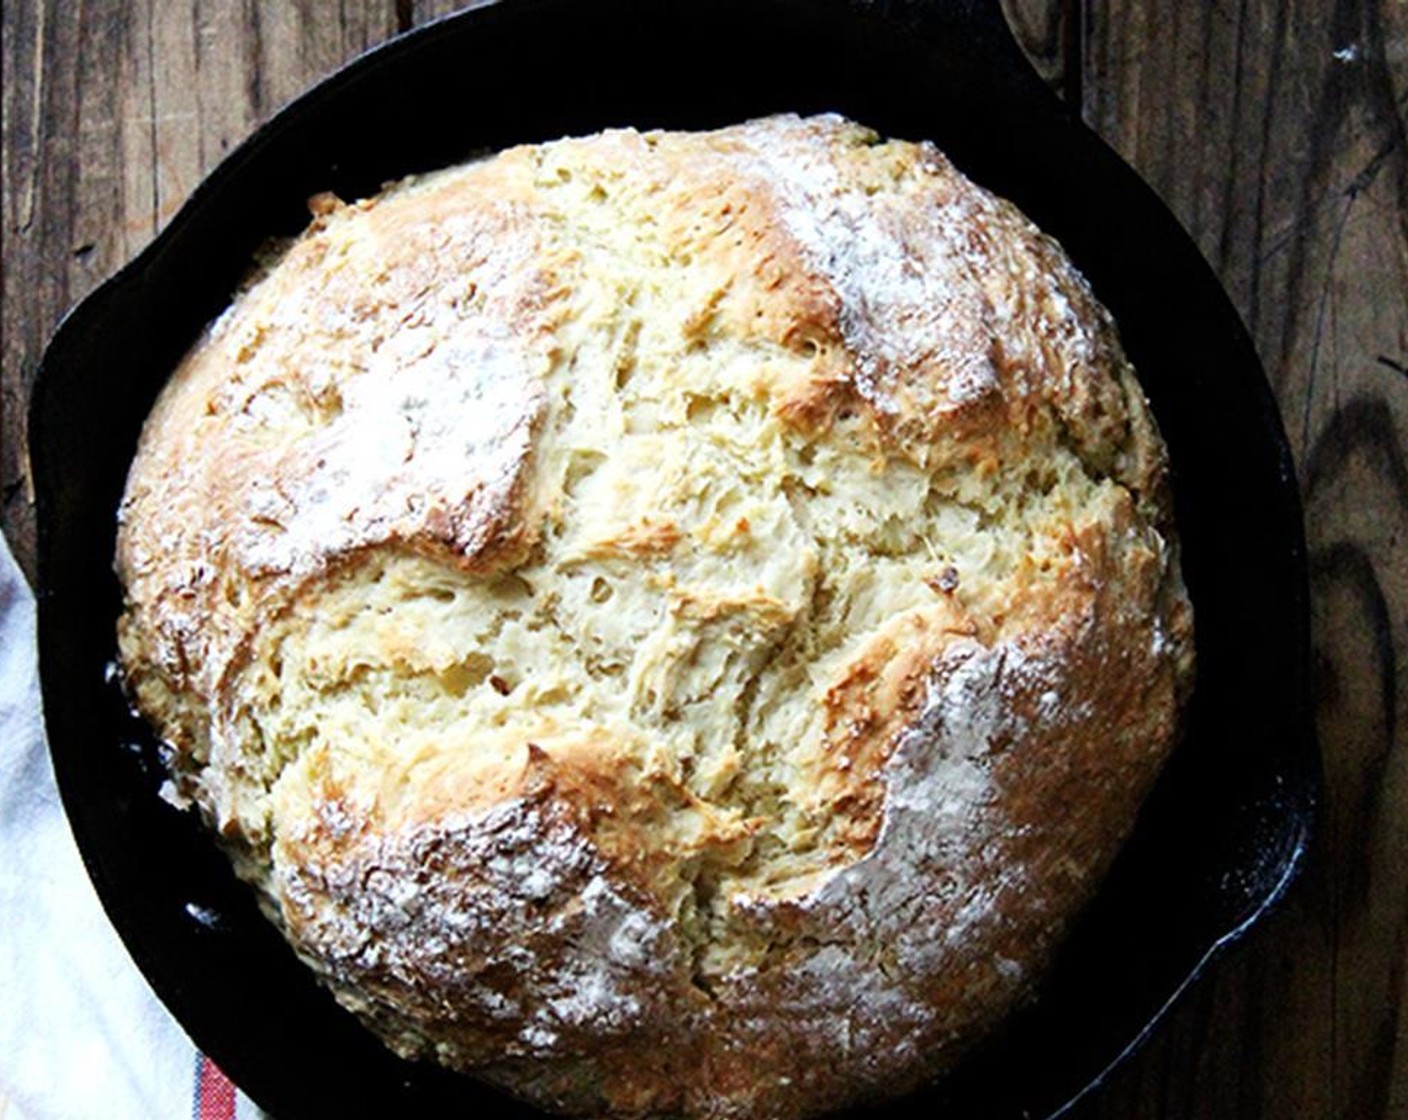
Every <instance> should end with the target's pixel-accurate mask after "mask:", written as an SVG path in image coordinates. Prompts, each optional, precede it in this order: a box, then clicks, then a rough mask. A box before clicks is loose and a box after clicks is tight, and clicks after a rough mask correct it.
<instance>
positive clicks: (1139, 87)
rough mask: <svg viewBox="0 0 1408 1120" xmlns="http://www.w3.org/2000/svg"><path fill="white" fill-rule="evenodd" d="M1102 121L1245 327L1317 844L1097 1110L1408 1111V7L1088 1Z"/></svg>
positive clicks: (1088, 83)
mask: <svg viewBox="0 0 1408 1120" xmlns="http://www.w3.org/2000/svg"><path fill="white" fill-rule="evenodd" d="M1085 21H1086V27H1085V36H1084V42H1083V52H1082V53H1083V67H1084V71H1085V78H1084V81H1083V88H1084V101H1083V108H1084V113H1085V116H1086V119H1087V120H1088V122H1089V123H1091V124H1092V125H1093V126H1094V127H1095V128H1096V129H1097V131H1099V132H1100V133H1102V134H1103V135H1104V136H1105V137H1106V139H1108V140H1109V141H1110V142H1111V143H1112V144H1113V145H1114V146H1115V147H1116V148H1117V149H1118V150H1119V151H1120V152H1121V154H1122V155H1124V156H1125V157H1126V158H1127V159H1128V160H1129V161H1130V162H1131V163H1132V164H1133V165H1134V166H1135V167H1136V168H1137V169H1138V170H1139V171H1140V172H1141V173H1142V174H1143V175H1144V177H1145V178H1146V179H1147V180H1148V181H1149V182H1150V183H1151V184H1152V185H1153V186H1154V187H1155V189H1157V190H1158V191H1159V192H1160V193H1161V194H1162V195H1163V197H1164V199H1165V200H1166V201H1167V202H1168V204H1169V206H1170V207H1171V208H1172V209H1173V211H1174V213H1175V214H1176V215H1177V216H1178V217H1179V219H1180V220H1181V221H1182V222H1183V224H1184V225H1185V226H1186V227H1187V228H1188V230H1189V231H1190V232H1191V233H1192V235H1193V237H1194V238H1195V239H1196V240H1197V242H1198V244H1199V246H1200V247H1201V248H1202V250H1203V253H1204V254H1205V255H1206V256H1207V258H1208V260H1209V261H1210V262H1211V263H1212V264H1213V266H1214V267H1215V268H1216V270H1217V271H1218V273H1219V275H1220V276H1221V278H1222V280H1223V283H1224V284H1225V286H1226V287H1227V290H1228V292H1229V294H1230V295H1231V296H1232V299H1233V301H1234V302H1235V303H1236V305H1237V307H1238V308H1239V310H1240V311H1241V313H1242V315H1243V317H1244V319H1245V321H1246V322H1247V324H1248V326H1249V328H1250V329H1251V331H1252V334H1253V337H1254V338H1255V341H1256V343H1257V347H1258V350H1259V351H1260V353H1261V356H1262V360H1263V362H1264V363H1265V365H1266V370H1267V375H1268V377H1269V378H1270V380H1271V383H1272V385H1273V387H1274V389H1275V391H1276V394H1277V397H1278V399H1279V402H1280V404H1281V409H1282V414H1283V417H1284V419H1285V423H1286V427H1287V431H1288V434H1289V436H1290V439H1291V443H1292V446H1293V449H1294V451H1295V454H1296V458H1297V462H1298V464H1299V473H1300V479H1301V484H1302V493H1303V497H1304V501H1305V507H1306V526H1307V535H1308V543H1309V547H1310V551H1311V579H1312V599H1313V611H1314V614H1313V622H1312V625H1313V631H1314V642H1315V651H1316V659H1317V677H1318V680H1317V688H1318V705H1317V707H1318V714H1317V725H1318V730H1319V733H1320V737H1321V743H1322V746H1323V750H1324V754H1325V761H1326V779H1327V791H1326V803H1325V808H1324V816H1323V829H1322V835H1321V841H1320V846H1319V848H1318V850H1317V851H1316V853H1315V856H1314V859H1313V861H1312V864H1311V868H1310V873H1309V874H1308V876H1307V877H1306V879H1305V880H1304V881H1303V882H1302V883H1301V884H1300V885H1299V887H1298V888H1297V890H1296V891H1295V893H1294V895H1293V896H1292V898H1291V900H1290V903H1289V905H1288V906H1287V907H1286V908H1285V909H1284V911H1283V912H1282V913H1280V914H1279V915H1277V916H1276V917H1275V919H1274V920H1273V921H1271V922H1270V923H1268V924H1267V925H1266V926H1265V927H1264V928H1263V929H1261V930H1259V931H1257V932H1256V933H1255V934H1254V935H1253V938H1252V940H1251V942H1250V944H1248V945H1246V946H1245V947H1243V948H1242V949H1241V950H1240V951H1239V952H1238V953H1237V954H1236V955H1235V956H1233V957H1232V958H1231V959H1230V960H1228V961H1227V962H1226V963H1225V964H1223V965H1222V966H1221V967H1220V968H1218V969H1217V970H1216V972H1215V974H1214V975H1213V977H1212V978H1211V981H1210V982H1209V983H1206V984H1204V985H1203V986H1202V987H1201V988H1200V989H1199V990H1198V992H1197V993H1196V994H1195V996H1194V998H1193V999H1192V1000H1190V1001H1189V1003H1188V1005H1187V1006H1186V1007H1184V1008H1183V1009H1182V1010H1181V1011H1180V1012H1179V1014H1178V1015H1177V1016H1176V1017H1175V1019H1174V1022H1173V1023H1172V1024H1171V1026H1170V1029H1168V1030H1166V1031H1165V1032H1163V1033H1162V1034H1161V1036H1160V1037H1159V1039H1158V1040H1157V1041H1156V1043H1155V1044H1154V1045H1153V1046H1151V1047H1150V1048H1149V1051H1148V1052H1147V1053H1146V1054H1144V1055H1143V1056H1142V1058H1141V1060H1140V1061H1139V1062H1137V1063H1135V1064H1133V1065H1132V1066H1130V1067H1129V1068H1128V1069H1127V1070H1126V1071H1124V1073H1123V1074H1122V1075H1121V1076H1120V1077H1118V1078H1117V1079H1116V1083H1115V1084H1114V1085H1113V1086H1112V1087H1111V1091H1110V1092H1108V1093H1107V1094H1105V1096H1104V1097H1102V1099H1101V1101H1100V1103H1099V1105H1098V1106H1097V1107H1096V1108H1094V1109H1092V1110H1091V1114H1092V1115H1098V1116H1108V1117H1111V1118H1114V1117H1128V1116H1141V1117H1143V1116H1159V1117H1167V1118H1170V1120H1172V1118H1175V1117H1177V1118H1183V1117H1234V1116H1235V1117H1276V1118H1282V1117H1285V1118H1289V1117H1334V1118H1337V1120H1338V1118H1343V1120H1360V1118H1366V1120H1367V1118H1375V1117H1384V1116H1397V1117H1402V1116H1408V1039H1405V1035H1404V1028H1405V1023H1404V1011H1403V1008H1404V998H1405V990H1404V986H1405V971H1404V966H1405V961H1406V960H1408V956H1406V955H1405V950H1408V710H1405V706H1406V705H1408V672H1406V671H1405V670H1408V656H1405V655H1408V469H1406V468H1405V458H1406V457H1408V375H1405V373H1404V367H1405V366H1408V356H1405V343H1408V150H1406V149H1405V142H1404V141H1405V125H1404V107H1405V92H1408V7H1406V6H1405V5H1404V4H1402V3H1401V0H1378V2H1375V0H1338V2H1335V3H1327V2H1325V0H1280V2H1273V0H1241V2H1239V3H1233V2H1231V0H1219V2H1216V3H1206V4H1203V3H1200V4H1188V3H1184V2H1182V0H1106V2H1104V3H1099V4H1095V3H1091V4H1088V5H1087V11H1086V13H1085Z"/></svg>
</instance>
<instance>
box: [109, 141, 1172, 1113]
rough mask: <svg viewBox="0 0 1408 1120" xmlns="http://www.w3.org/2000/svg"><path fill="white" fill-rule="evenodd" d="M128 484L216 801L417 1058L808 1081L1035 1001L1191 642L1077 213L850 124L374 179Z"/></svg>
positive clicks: (849, 1093)
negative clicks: (1058, 211)
mask: <svg viewBox="0 0 1408 1120" xmlns="http://www.w3.org/2000/svg"><path fill="white" fill-rule="evenodd" d="M312 209H313V210H314V213H315V218H314V221H313V223H312V225H311V226H310V229H309V231H308V233H306V234H305V235H304V236H303V237H302V238H300V239H299V240H298V241H296V242H295V243H294V244H293V245H292V246H291V247H290V248H289V249H288V250H287V251H286V252H285V254H284V255H283V257H282V259H281V260H279V261H278V262H277V263H276V264H274V265H273V266H272V267H271V269H270V270H269V271H268V273H267V275H265V276H263V277H262V278H260V279H258V280H257V281H256V282H255V283H254V284H253V285H252V286H251V288H250V289H249V290H248V291H247V292H246V293H244V294H243V295H242V296H241V297H240V299H239V300H238V301H237V302H236V304H235V305H234V307H233V308H232V309H231V311H230V312H229V313H228V314H227V315H226V316H224V317H223V318H222V319H221V320H220V322H218V323H217V324H216V325H215V326H214V327H213V328H212V330H211V331H210V332H209V334H208V335H207V337H206V338H205V339H204V340H202V342H201V343H200V344H199V345H198V346H197V347H196V348H195V349H194V350H193V351H192V353H191V354H190V355H189V356H188V358H187V359H186V361H185V362H184V363H183V365H182V367H181V369H180V370H179V371H178V372H177V374H176V376H175V378H174V379H173V382H172V384H171V386H170V387H169V388H168V390H167V391H166V393H165V394H164V396H163V398H162V400H161V401H160V402H159V404H158V406H157V408H156V410H155V411H154V412H153V415H152V418H151V420H150V422H149V424H148V427H147V430H146V433H145V435H144V438H143V442H142V446H141V449H140V451H139V455H138V458H137V461H136V463H135V464H134V467H133V472H132V476H131V479H130V480H129V487H128V492H127V496H126V499H125V501H124V505H123V516H122V525H121V531H120V536H119V554H118V570H119V574H120V575H121V577H122V579H123V582H124V586H125V587H126V590H127V595H128V606H127V611H126V613H125V615H124V617H123V620H122V624H121V643H122V649H123V657H124V664H125V666H126V669H127V672H128V674H129V678H130V680H131V681H132V683H133V685H134V687H135V689H136V693H137V696H138V699H139V702H140V703H141V705H142V707H143V708H144V710H145V711H146V712H147V713H148V714H149V715H150V716H151V717H152V718H153V720H154V722H156V723H157V725H158V727H159V729H160V731H161V733H162V734H163V735H164V736H165V737H166V738H167V739H168V740H169V741H170V743H171V745H172V768H173V773H174V776H175V778H176V783H177V787H178V792H180V793H182V794H184V795H186V796H189V797H191V798H192V799H193V800H195V801H196V803H197V804H198V805H199V806H200V808H201V810H202V811H203V812H204V813H205V814H206V815H207V817H209V818H210V819H211V821H212V823H213V824H214V825H215V826H216V827H217V828H219V829H220V830H221V832H222V833H223V834H224V835H225V836H227V838H228V839H229V840H230V842H231V845H232V851H233V852H234V854H235V856H236V860H237V865H238V866H239V868H240V870H241V873H242V874H245V875H246V876H248V877H249V878H250V879H251V880H252V881H253V882H255V883H256V885H257V886H258V887H259V889H260V891H261V893H262V895H263V897H264V899H265V901H266V904H267V906H268V908H269V909H270V911H271V913H272V914H273V916H274V917H275V918H276V920H278V921H280V922H281V923H282V925H283V927H284V929H285V931H286V933H287V935H288V937H289V939H290V941H291V942H292V943H293V945H294V946H295V947H296V948H297V950H298V951H299V952H300V953H301V954H302V955H303V956H304V957H305V958H306V959H307V960H308V961H309V963H310V964H311V965H312V966H313V967H314V968H315V969H317V970H318V972H319V973H320V974H321V975H322V976H323V978H324V979H325V980H326V981H327V982H328V983H329V984H330V986H331V987H332V988H333V990H334V991H335V992H336V993H337V995H338V998H339V999H340V1000H342V1001H343V1002H344V1003H345V1004H346V1005H347V1006H349V1007H351V1008H352V1009H354V1010H355V1011H357V1012H358V1013H359V1014H361V1015H362V1016H363V1017H364V1019H366V1021H367V1022H368V1023H369V1024H370V1025H371V1026H372V1027H373V1028H374V1029H375V1030H377V1031H378V1032H379V1033H380V1034H381V1035H382V1036H383V1037H384V1038H385V1039H386V1040H387V1041H388V1043H389V1044H391V1045H392V1046H394V1047H395V1048H397V1049H398V1050H399V1051H401V1052H402V1053H405V1054H408V1055H417V1056H425V1057H431V1058H434V1059H435V1060H438V1061H441V1062H443V1063H445V1064H447V1065H450V1066H452V1067H455V1068H462V1069H469V1070H475V1071H477V1072H479V1073H480V1074H481V1075H483V1076H486V1077H489V1078H490V1079H492V1080H495V1081H497V1082H499V1083H501V1084H504V1085H506V1086H508V1087H510V1088H512V1089H514V1090H515V1091H517V1092H519V1093H521V1094H522V1095H524V1096H525V1097H526V1098H528V1099H530V1100H532V1101H535V1102H536V1103H538V1104H540V1105H543V1106H545V1107H548V1108H553V1109H560V1110H567V1111H572V1112H578V1113H604V1114H611V1115H618V1116H639V1115H645V1114H664V1113H669V1114H688V1115H697V1116H745V1115H749V1116H767V1117H789V1116H797V1115H803V1114H809V1113H814V1112H817V1111H822V1110H825V1109H828V1108H833V1107H839V1106H841V1105H843V1104H845V1103H848V1102H852V1101H855V1100H860V1099H865V1098H868V1097H872V1096H877V1095H882V1094H887V1093H891V1092H896V1091H900V1090H902V1089H904V1088H905V1087H907V1086H909V1085H912V1084H914V1083H916V1082H918V1081H919V1080H922V1079H923V1078H926V1077H929V1076H932V1075H933V1074H935V1073H936V1072H939V1071H941V1070H943V1069H945V1068H947V1067H948V1066H949V1065H951V1064H952V1063H953V1061H955V1060H956V1059H957V1057H958V1056H959V1055H960V1054H961V1053H962V1052H963V1050H964V1049H965V1048H966V1047H967V1046H969V1045H971V1043H972V1042H973V1041H974V1040H975V1039H976V1038H977V1037H980V1036H981V1034H982V1033H983V1032H984V1031H986V1030H988V1029H989V1028H990V1027H991V1026H992V1025H993V1024H994V1023H996V1022H997V1021H998V1020H999V1019H1000V1018H1001V1017H1002V1015H1003V1014H1004V1013H1005V1012H1006V1011H1007V1010H1008V1009H1009V1008H1010V1007H1011V1006H1012V1005H1013V1004H1014V1003H1015V1002H1016V1001H1017V1000H1018V999H1020V998H1021V997H1022V995H1023V994H1024V993H1026V992H1028V991H1029V990H1030V988H1031V986H1032V984H1033V982H1034V980H1035V978H1036V977H1037V976H1039V975H1040V973H1041V970H1042V969H1043V967H1044V966H1045V964H1046V962H1047V961H1048V960H1049V958H1050V956H1051V953H1052V952H1053V950H1054V947H1055V946H1056V945H1057V944H1058V943H1059V940H1060V938H1061V935H1062V933H1063V931H1064V929H1065V928H1066V926H1067V925H1068V924H1069V922H1070V921H1071V919H1072V917H1073V916H1074V915H1075V913H1077V912H1078V910H1079V908H1080V907H1081V906H1082V905H1083V903H1084V902H1085V900H1086V899H1087V898H1088V897H1089V896H1090V894H1091V892H1092V891H1093V890H1094V889H1095V886H1096V884H1097V883H1098V882H1099V879H1100V877H1101V875H1102V874H1103V873H1104V870H1105V868H1106V867H1107V865H1108V863H1109V861H1110V860H1111V859H1112V858H1113V855H1114V852H1115V851H1116V849H1117V848H1118V846H1119V843H1120V842H1121V840H1122V839H1123V837H1124V836H1125V835H1126V833H1127V832H1128V830H1129V828H1130V827H1131V826H1132V823H1133V819H1134V816H1135V814H1136V812H1137V810H1138V806H1139V804H1140V802H1141V800H1142V798H1143V795H1144V793H1145V791H1146V790H1147V789H1148V787H1149V785H1150V783H1151V782H1152V780H1153V777H1154V775H1155V774H1156V772H1157V770H1158V768H1159V766H1160V764H1161V762H1162V760H1163V758H1164V756H1165V755H1166V753H1167V751H1168V749H1169V747H1170V746H1171V744H1172V742H1173V740H1174V737H1175V735H1176V730H1177V722H1178V715H1179V711H1180V709H1181V707H1182V704H1183V702H1184V700H1185V699H1186V695H1187V692H1188V689H1189V687H1190V681H1191V672H1192V642H1191V626H1192V623H1191V613H1190V610H1189V608H1188V604H1187V599H1186V595H1185V594H1184V592H1183V589H1182V584H1181V581H1180V579H1179V575H1178V571H1177V561H1176V546H1175V544H1174V542H1173V538H1172V518H1171V511H1170V508H1169V505H1168V496H1167V482H1166V468H1165V463H1164V455H1163V449H1162V445H1161V443H1160V442H1159V439H1158V435H1157V433H1156V432H1155V430H1154V427H1153V423H1152V420H1151V419H1150V417H1149V414H1148V410H1147V407H1146V405H1145V404H1144V401H1143V399H1142V397H1141V396H1140V393H1139V391H1138V388H1137V386H1136V383H1135V381H1134V377H1133V372H1132V370H1131V369H1130V367H1129V364H1128V362H1127V360H1126V359H1125V358H1124V356H1123V353H1122V351H1121V350H1120V347H1119V343H1118V339H1117V337H1116V333H1115V330H1114V327H1113V325H1112V323H1111V322H1110V319H1109V316H1108V315H1107V314H1106V313H1105V311H1104V310H1103V309H1102V308H1101V307H1100V306H1099V305H1098V304H1097V303H1096V301H1095V300H1094V297H1093V296H1092V295H1091V293H1090V291H1089V288H1088V287H1087V286H1086V284H1085V282H1084V281H1083V280H1082V279H1081V278H1080V276H1079V275H1078V274H1077V273H1076V272H1075V270H1074V269H1073V268H1072V267H1071V265H1070V264H1069V262H1068V261H1067V260H1066V259H1065V257H1064V255H1063V254H1062V253H1061V251H1060V250H1059V248H1058V247H1057V246H1056V245H1055V244H1054V243H1053V242H1051V241H1050V240H1049V239H1048V238H1046V237H1044V236H1043V235H1042V234H1040V233H1039V232H1037V231H1036V230H1035V229H1034V228H1033V227H1032V226H1031V225H1030V224H1029V223H1028V222H1026V220H1025V219H1024V218H1022V217H1021V216H1020V215H1019V214H1018V213H1017V212H1016V211H1015V210H1014V209H1013V208H1012V207H1011V206H1009V205H1008V204H1006V203H1003V202H1001V201H999V200H997V199H994V198H992V197H991V196H990V195H987V194H986V193H984V192H982V191H981V190H979V189H978V188H976V187H975V186H973V185H972V184H971V183H969V182H968V181H967V180H966V179H964V178H963V177H962V176H960V175H959V174H958V173H957V172H956V171H954V169H953V168H952V167H951V166H950V165H949V164H948V163H947V161H946V160H945V159H944V158H943V157H942V156H941V155H940V154H939V153H938V152H937V151H935V150H934V149H933V148H932V147H929V146H927V145H914V144H904V143H886V144H881V143H879V142H878V141H877V140H876V138H875V137H874V136H873V135H871V134H869V133H867V132H865V131H864V130H863V129H860V128H858V127H857V126H854V125H851V124H849V123H847V122H844V121H841V120H839V119H838V118H834V117H820V118H813V119H809V120H798V119H797V118H793V117H778V118H771V119H768V120H764V121H756V122H752V123H749V124H746V125H742V126H739V127H736V128H732V129H724V130H721V131H718V132H714V133H702V134H673V133H657V134H649V135H644V136H643V135H640V134H638V133H635V132H631V131H619V132H612V133H606V134H603V135H602V136H599V137H593V138H588V139H585V140H572V141H563V142H560V143H557V144H552V145H543V146H539V147H533V148H522V149H516V150H514V151H511V152H507V153H504V154H502V155H500V156H498V157H495V158H493V159H490V160H485V161H481V162H478V163H475V164H472V165H469V166H467V167H464V168H459V169H454V170H451V171H448V172H444V173H441V174H438V175H435V176H430V177H427V178H426V179H424V180H420V181H414V182H409V183H407V184H403V185H401V186H399V187H397V188H395V189H393V190H391V191H389V192H387V193H386V194H384V195H382V196H380V197H379V198H377V199H374V200H371V201H369V202H364V203H358V204H355V205H353V206H344V205H342V204H340V203H338V202H336V200H333V199H330V198H320V199H318V200H316V201H315V204H314V205H313V206H312Z"/></svg>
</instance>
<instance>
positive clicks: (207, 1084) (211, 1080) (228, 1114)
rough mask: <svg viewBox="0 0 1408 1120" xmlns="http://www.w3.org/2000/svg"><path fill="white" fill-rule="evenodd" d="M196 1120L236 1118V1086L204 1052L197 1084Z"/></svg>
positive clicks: (230, 1119)
mask: <svg viewBox="0 0 1408 1120" xmlns="http://www.w3.org/2000/svg"><path fill="white" fill-rule="evenodd" d="M196 1120H235V1086H234V1083H233V1082H231V1081H230V1079H229V1078H228V1077H226V1076H225V1075H224V1074H223V1073H221V1072H220V1068H219V1067H218V1066H217V1065H216V1064H215V1063H214V1062H212V1061H211V1060H210V1059H209V1058H207V1057H206V1056H205V1055H204V1054H202V1055H201V1056H200V1074H199V1077H198V1079H197V1084H196Z"/></svg>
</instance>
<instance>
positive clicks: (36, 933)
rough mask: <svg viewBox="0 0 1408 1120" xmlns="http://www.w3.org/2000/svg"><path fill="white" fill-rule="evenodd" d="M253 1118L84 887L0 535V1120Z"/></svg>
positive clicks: (24, 598) (21, 609) (25, 618)
mask: <svg viewBox="0 0 1408 1120" xmlns="http://www.w3.org/2000/svg"><path fill="white" fill-rule="evenodd" d="M262 1115H263V1114H262V1113H261V1112H260V1111H259V1110H258V1109H256V1108H255V1107H254V1106H253V1105H252V1104H251V1103H250V1102H249V1101H248V1100H247V1099H245V1098H244V1097H243V1095H242V1094H239V1093H236V1092H235V1091H234V1090H233V1089H232V1088H231V1086H230V1084H229V1082H227V1081H225V1080H224V1077H223V1075H221V1074H220V1073H219V1071H218V1070H217V1069H216V1068H215V1067H214V1065H212V1064H211V1063H210V1062H209V1060H208V1059H205V1058H204V1057H202V1056H201V1055H200V1054H199V1053H197V1051H196V1050H195V1048H194V1047H193V1046H192V1044H191V1041H190V1039H189V1038H187V1036H186V1034H185V1032H184V1031H183V1030H182V1029H181V1027H180V1026H179V1025H178V1024H177V1023H176V1021H175V1020H174V1019H172V1018H171V1016H170V1014H169V1013H168V1012H167V1011H166V1009H165V1008H164V1007H163V1006H162V1005H161V1003H159V1002H158V1001H157V999H156V997H155V996H154V995H153V994H152V992H151V990H150V989H149V988H148V987H147V983H146V981H145V980H144V979H143V978H142V975H141V973H139V972H138V971H137V968H136V966H135V965H134V964H133V963H132V960H131V958H130V957H128V955H127V951H126V949H124V948H123V946H122V943H121V941H119V940H118V937H117V934H116V933H115V932H114V931H113V928H112V926H111V925H109V924H108V920H107V916H106V914H104V912H103V908H102V906H101V905H100V904H99V902H98V897H97V895H96V894H95V893H94V891H93V887H92V885H91V883H90V882H89V880H88V875H87V872H86V871H85V870H84V868H83V863H82V861H81V860H80V859H79V855H78V849H77V848H76V847H75V845H74V842H73V836H72V834H71V833H70V831H69V827H68V821H67V820H66V819H65V818H64V813H63V808H62V806H61V805H60V803H59V794H58V790H57V788H56V787H55V785H54V773H53V769H52V767H51V766H50V763H49V750H48V746H47V744H46V742H45V738H44V725H43V722H42V720H41V718H40V700H39V679H38V665H37V660H36V645H35V627H34V596H33V595H32V594H31V593H30V590H29V586H28V585H27V584H26V583H25V581H24V577H23V575H21V573H20V571H19V568H18V567H17V566H16V564H15V561H14V558H13V557H12V556H11V555H10V550H9V546H8V545H7V544H6V543H5V542H4V539H3V537H0V1116H3V1120H92V1118H97V1117H102V1118H104V1120H129V1118H130V1120H177V1118H180V1120H186V1118H188V1117H189V1118H194V1120H237V1118H238V1120H244V1118H246V1117H251V1118H253V1117H260V1116H262Z"/></svg>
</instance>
